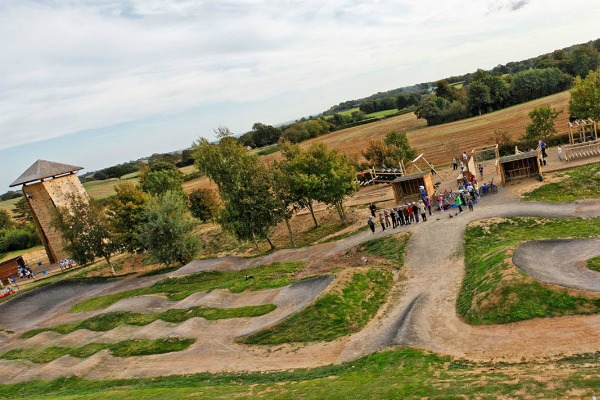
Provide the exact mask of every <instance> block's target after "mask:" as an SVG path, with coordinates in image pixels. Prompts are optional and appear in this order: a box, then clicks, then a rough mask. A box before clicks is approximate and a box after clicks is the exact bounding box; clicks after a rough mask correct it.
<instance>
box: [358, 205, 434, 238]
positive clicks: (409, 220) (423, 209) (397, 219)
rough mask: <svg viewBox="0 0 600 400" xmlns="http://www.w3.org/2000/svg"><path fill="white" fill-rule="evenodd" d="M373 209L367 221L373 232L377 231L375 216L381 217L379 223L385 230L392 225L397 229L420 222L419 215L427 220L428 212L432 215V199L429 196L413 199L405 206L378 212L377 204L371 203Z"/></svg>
mask: <svg viewBox="0 0 600 400" xmlns="http://www.w3.org/2000/svg"><path fill="white" fill-rule="evenodd" d="M369 209H370V210H371V216H370V217H369V220H368V221H367V224H368V225H369V228H370V229H371V232H373V233H375V218H376V217H378V218H379V224H380V225H381V229H383V230H384V231H385V228H389V227H391V228H392V229H396V228H397V227H399V226H403V225H410V224H413V223H415V224H418V223H419V222H420V221H419V217H420V219H421V222H426V221H427V213H429V215H431V201H430V199H429V197H427V196H426V197H423V198H421V199H419V201H416V202H415V201H413V202H412V203H405V204H404V205H403V206H398V207H394V208H392V209H387V208H386V209H384V210H379V213H378V214H377V208H376V207H375V204H373V203H371V205H370V206H369Z"/></svg>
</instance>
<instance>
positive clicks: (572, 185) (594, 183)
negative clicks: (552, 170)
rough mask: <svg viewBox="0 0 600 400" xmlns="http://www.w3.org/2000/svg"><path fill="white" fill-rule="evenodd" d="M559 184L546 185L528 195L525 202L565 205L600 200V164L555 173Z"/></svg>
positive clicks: (526, 194)
mask: <svg viewBox="0 0 600 400" xmlns="http://www.w3.org/2000/svg"><path fill="white" fill-rule="evenodd" d="M557 175H558V176H560V177H562V180H561V181H560V182H551V183H547V184H545V185H543V186H541V187H539V188H537V189H535V190H533V191H531V192H529V193H525V195H524V197H525V199H526V200H531V201H544V202H550V203H567V202H571V201H575V200H582V199H596V198H600V163H595V164H589V165H583V166H581V167H577V168H573V169H569V170H566V171H561V172H560V173H557Z"/></svg>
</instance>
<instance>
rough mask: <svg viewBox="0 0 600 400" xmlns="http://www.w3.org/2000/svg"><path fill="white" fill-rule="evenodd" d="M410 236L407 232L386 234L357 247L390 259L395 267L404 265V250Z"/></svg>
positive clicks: (398, 267)
mask: <svg viewBox="0 0 600 400" xmlns="http://www.w3.org/2000/svg"><path fill="white" fill-rule="evenodd" d="M409 238H410V235H409V234H400V235H394V236H386V237H383V238H381V239H374V240H369V241H368V242H365V243H363V244H361V245H360V247H359V249H361V250H364V251H366V252H367V253H368V254H373V255H376V256H380V257H385V258H387V259H389V260H392V261H393V262H394V264H395V266H396V268H397V269H400V268H401V267H402V266H403V265H404V250H405V249H406V244H407V243H408V239H409Z"/></svg>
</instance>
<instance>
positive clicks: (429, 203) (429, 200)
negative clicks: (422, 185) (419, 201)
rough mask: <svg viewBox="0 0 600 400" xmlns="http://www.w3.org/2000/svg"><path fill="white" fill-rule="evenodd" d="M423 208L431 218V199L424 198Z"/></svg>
mask: <svg viewBox="0 0 600 400" xmlns="http://www.w3.org/2000/svg"><path fill="white" fill-rule="evenodd" d="M424 202H425V207H427V209H428V210H429V216H431V199H430V198H429V196H427V197H425V201H424Z"/></svg>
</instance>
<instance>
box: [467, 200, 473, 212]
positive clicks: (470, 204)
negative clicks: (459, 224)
mask: <svg viewBox="0 0 600 400" xmlns="http://www.w3.org/2000/svg"><path fill="white" fill-rule="evenodd" d="M467 206H469V210H471V211H473V199H469V200H468V201H467Z"/></svg>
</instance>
